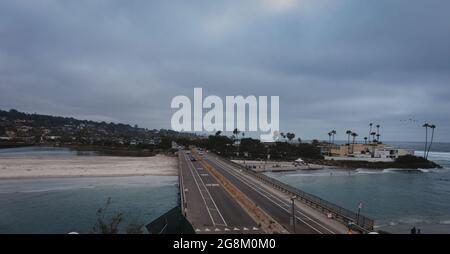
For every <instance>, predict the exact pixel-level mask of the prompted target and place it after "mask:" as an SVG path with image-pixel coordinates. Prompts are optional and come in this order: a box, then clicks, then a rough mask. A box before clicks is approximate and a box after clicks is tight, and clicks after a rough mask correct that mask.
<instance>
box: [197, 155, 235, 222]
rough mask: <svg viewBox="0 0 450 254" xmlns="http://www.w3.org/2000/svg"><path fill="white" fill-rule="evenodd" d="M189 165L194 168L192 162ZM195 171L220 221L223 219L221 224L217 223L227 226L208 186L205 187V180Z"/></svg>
mask: <svg viewBox="0 0 450 254" xmlns="http://www.w3.org/2000/svg"><path fill="white" fill-rule="evenodd" d="M190 165H191V166H192V168H194V165H193V163H192V162H191V163H190ZM196 173H197V175H198V177H199V178H200V182H202V184H203V186H204V187H205V189H206V192H207V193H208V195H209V197H210V199H211V201H212V203H213V205H214V207H215V208H216V210H217V213H218V214H219V216H220V218H221V219H222V221H223V224H217V225H222V226H228V224H227V222H226V221H225V219H224V218H223V216H222V213H221V212H220V210H219V208H218V207H217V205H216V202H215V201H214V199H213V197H212V196H211V193H210V192H209V190H208V188H206V185H205V182H204V181H203V179H202V178H201V177H200V174H199V173H198V171H196Z"/></svg>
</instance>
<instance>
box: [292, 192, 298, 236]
mask: <svg viewBox="0 0 450 254" xmlns="http://www.w3.org/2000/svg"><path fill="white" fill-rule="evenodd" d="M296 198H297V196H292V197H291V200H292V227H293V228H294V234H295V233H296V232H295V224H296V219H295V202H294V201H295V199H296Z"/></svg>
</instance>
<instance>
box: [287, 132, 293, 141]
mask: <svg viewBox="0 0 450 254" xmlns="http://www.w3.org/2000/svg"><path fill="white" fill-rule="evenodd" d="M286 136H287V138H288V139H289V142H291V141H292V140H293V139H294V138H295V134H294V133H290V132H288V133H287V134H286Z"/></svg>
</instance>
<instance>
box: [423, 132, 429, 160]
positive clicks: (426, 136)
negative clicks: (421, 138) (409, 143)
mask: <svg viewBox="0 0 450 254" xmlns="http://www.w3.org/2000/svg"><path fill="white" fill-rule="evenodd" d="M427 144H428V127H425V150H424V151H423V157H424V158H425V159H426V158H427V148H428V145H427Z"/></svg>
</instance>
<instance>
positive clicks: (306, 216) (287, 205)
mask: <svg viewBox="0 0 450 254" xmlns="http://www.w3.org/2000/svg"><path fill="white" fill-rule="evenodd" d="M220 163H222V165H224V166H226V164H225V163H223V162H221V161H220ZM230 167H231V166H230ZM230 173H231V172H230ZM235 174H239V173H237V172H235ZM242 178H243V179H245V181H247V182H248V183H250V184H252V185H254V186H256V187H257V188H259V189H260V190H261V191H264V192H265V193H267V194H269V195H271V196H272V197H273V198H275V199H278V200H279V201H280V202H281V203H283V204H284V205H285V206H286V207H287V208H288V209H290V208H291V205H290V204H288V203H286V201H284V200H282V199H280V198H279V197H277V196H276V195H274V194H272V193H270V192H269V191H267V190H265V189H263V188H262V187H260V186H258V185H257V184H256V183H252V182H251V181H250V180H249V179H246V178H245V177H244V176H243V177H242ZM296 212H297V213H298V214H300V215H301V216H303V217H304V218H305V219H307V220H309V221H311V222H313V223H315V224H316V225H318V226H320V227H321V228H323V229H325V230H326V231H328V232H330V233H331V234H336V233H335V232H333V231H331V230H330V229H328V228H326V227H325V226H324V225H322V224H320V223H319V222H317V221H316V220H314V219H312V218H310V217H309V216H308V215H306V214H305V213H302V212H301V211H300V210H299V209H296ZM296 218H297V219H300V220H301V218H299V217H297V216H296Z"/></svg>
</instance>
